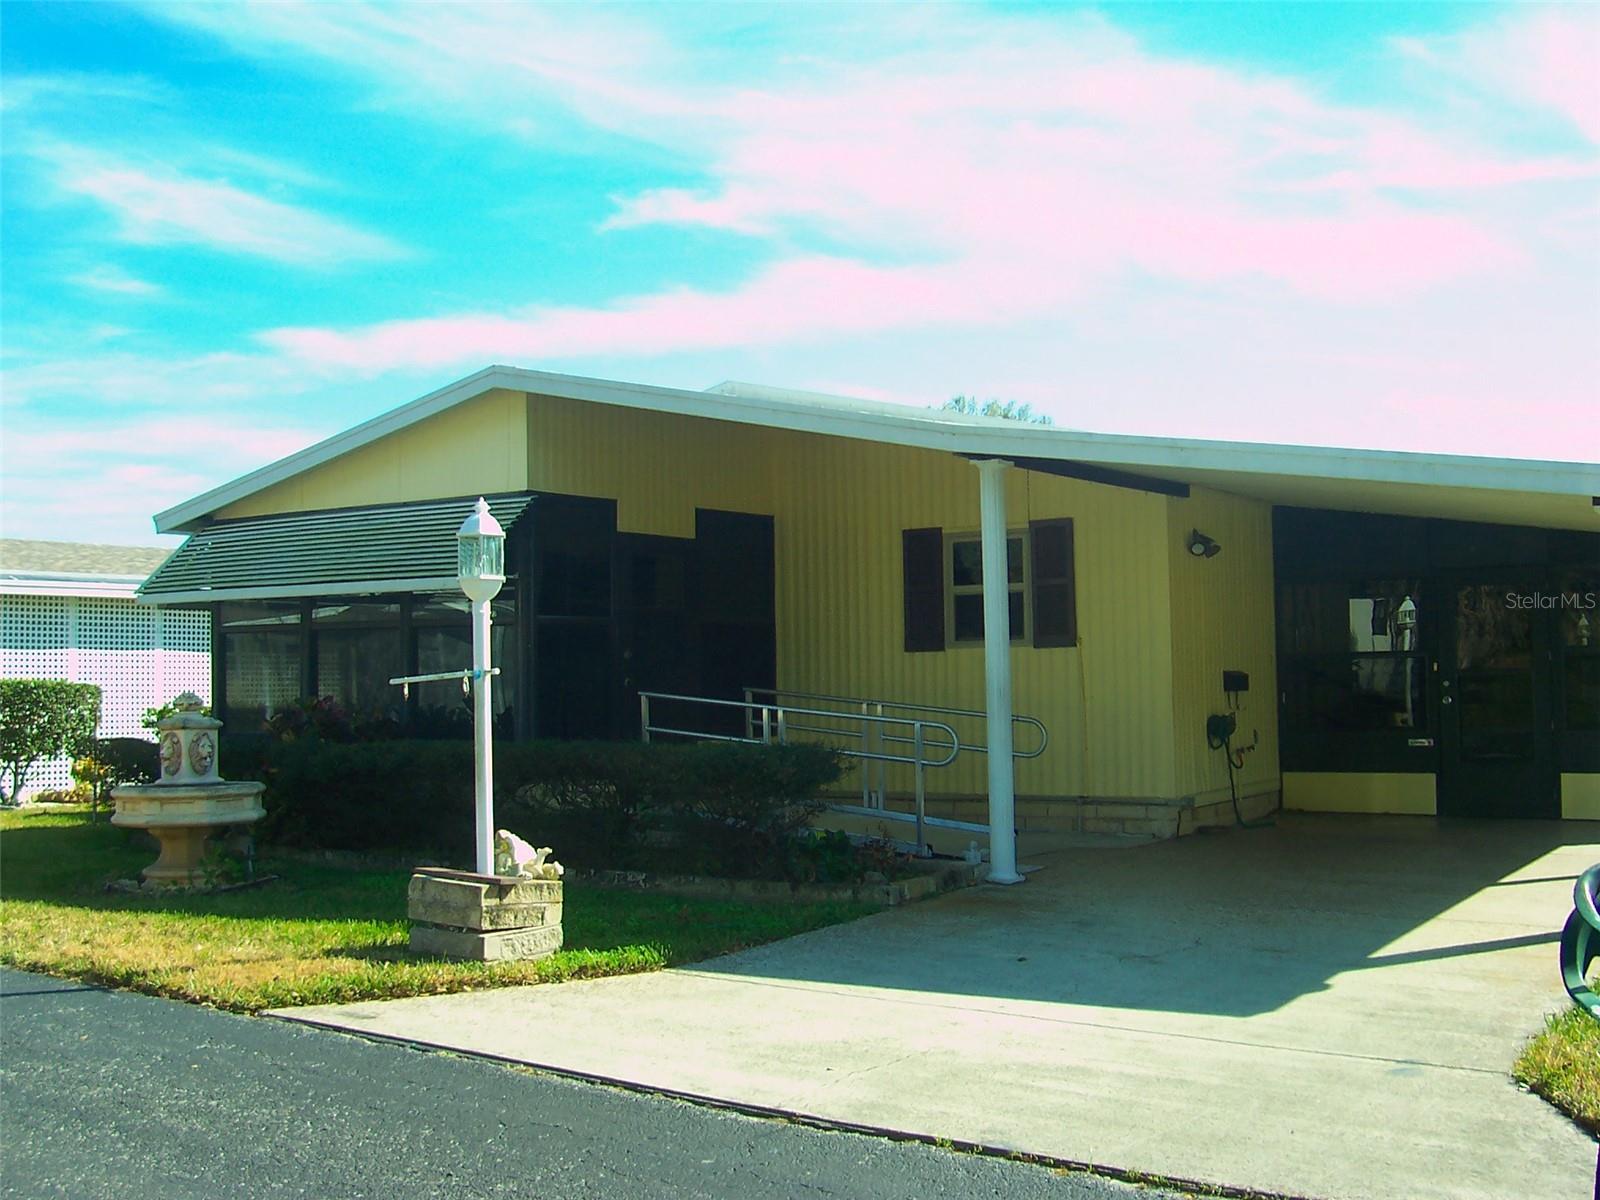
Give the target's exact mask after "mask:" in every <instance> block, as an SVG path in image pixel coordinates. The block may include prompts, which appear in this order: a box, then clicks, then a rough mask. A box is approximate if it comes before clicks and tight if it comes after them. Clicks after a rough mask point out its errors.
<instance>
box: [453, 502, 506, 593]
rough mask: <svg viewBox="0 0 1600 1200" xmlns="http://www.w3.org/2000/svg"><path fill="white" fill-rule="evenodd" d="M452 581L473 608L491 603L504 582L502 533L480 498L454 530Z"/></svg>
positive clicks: (503, 543) (504, 559)
mask: <svg viewBox="0 0 1600 1200" xmlns="http://www.w3.org/2000/svg"><path fill="white" fill-rule="evenodd" d="M456 581H457V582H458V583H460V585H461V590H462V591H463V592H465V593H466V594H467V599H468V600H471V601H472V602H473V603H474V604H487V603H488V602H489V601H490V600H493V599H494V598H495V597H496V596H498V595H499V594H500V587H501V585H502V584H504V583H505V581H506V531H505V530H504V529H501V528H500V522H499V521H496V520H495V519H494V514H493V513H491V512H490V511H489V504H488V502H487V501H486V500H484V498H483V497H482V496H479V497H478V503H477V504H476V505H475V506H474V507H473V510H472V515H471V516H469V517H468V518H467V519H466V520H465V521H463V522H461V528H460V529H458V530H456Z"/></svg>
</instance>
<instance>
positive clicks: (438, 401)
mask: <svg viewBox="0 0 1600 1200" xmlns="http://www.w3.org/2000/svg"><path fill="white" fill-rule="evenodd" d="M496 388H507V389H510V390H513V391H522V392H532V393H534V394H542V395H554V396H562V397H565V398H569V399H575V400H585V401H589V402H595V403H604V404H611V405H616V406H619V407H626V408H638V409H646V410H651V411H657V412H668V413H677V414H680V415H689V416H698V417H705V418H709V419H713V420H725V421H730V422H734V423H738V424H745V425H752V424H753V425H762V426H767V427H770V428H777V429H790V430H796V431H801V432H808V433H817V434H823V435H831V436H837V437H848V438H852V439H855V440H865V441H877V442H888V443H892V444H899V445H904V446H912V447H917V448H922V449H930V450H942V451H946V452H950V453H958V454H964V455H966V456H968V457H973V458H989V457H993V458H1036V459H1037V458H1051V459H1058V460H1062V461H1076V462H1085V463H1094V464H1100V465H1105V466H1112V467H1121V468H1129V469H1135V470H1144V471H1151V472H1164V473H1166V474H1167V475H1168V476H1169V477H1170V478H1174V479H1177V480H1181V481H1189V480H1188V479H1187V478H1186V476H1187V477H1192V476H1193V475H1194V474H1195V473H1214V472H1237V473H1240V474H1250V475H1261V476H1272V475H1291V476H1306V477H1320V478H1325V479H1332V480H1346V481H1352V482H1371V483H1395V484H1420V485H1429V486H1443V487H1456V488H1472V489H1480V490H1486V491H1505V492H1526V493H1532V494H1543V495H1567V496H1571V495H1593V494H1596V493H1600V467H1596V466H1595V465H1593V464H1587V463H1571V462H1566V463H1563V462H1537V461H1530V460H1518V459H1492V458H1480V457H1473V456H1466V455H1433V454H1419V453H1416V452H1412V451H1401V450H1357V449H1347V448H1330V447H1322V446H1293V445H1281V444H1269V443H1246V442H1219V441H1200V440H1194V439H1174V438H1151V437H1144V436H1136V435H1129V434H1104V433H1087V432H1083V431H1079V430H1067V429H1057V428H1052V427H1048V426H1011V425H1008V424H1007V423H1005V422H994V421H983V420H979V421H974V420H969V419H963V418H957V417H954V416H953V415H952V414H948V413H938V412H937V411H929V412H923V411H921V410H916V409H910V408H908V409H907V410H906V412H905V413H904V414H903V415H902V414H900V413H895V412H885V411H884V410H883V408H882V406H881V405H870V404H863V405H862V407H861V408H859V409H856V408H852V407H851V404H852V402H851V401H850V400H849V399H848V398H844V397H841V398H837V400H838V402H837V403H832V402H830V403H827V404H824V403H821V402H820V400H821V398H814V399H812V400H811V401H810V402H807V400H806V398H805V397H804V395H803V394H799V393H796V394H794V395H789V394H786V393H782V392H780V391H778V390H776V389H774V390H773V391H772V392H771V393H770V394H766V395H742V396H735V395H728V394H725V393H719V392H716V391H710V392H699V391H688V390H684V389H678V388H664V387H656V386H652V385H648V384H634V383H624V382H618V381H613V380H602V379H589V378H585V377H582V376H573V375H561V374H555V373H552V372H545V371H534V370H528V369H526V368H520V367H509V366H503V365H495V366H490V367H486V368H484V369H483V370H481V371H477V372H475V373H473V374H471V375H468V376H466V377H465V378H463V379H460V380H457V381H456V382H454V383H451V384H448V385H446V386H445V387H443V388H440V389H438V390H437V391H434V392H430V393H428V394H427V395H425V396H422V397H420V398H418V399H416V400H413V401H411V402H410V403H408V404H403V405H401V406H400V407H398V408H395V409H392V410H390V411H389V412H386V413H383V414H381V415H379V416H377V417H374V418H372V419H371V420H369V421H365V422H363V423H362V424H360V425H357V426H355V427H354V428H351V429H347V430H345V431H344V432H342V433H339V434H335V435H334V436H333V437H330V438H327V439H325V440H323V441H321V442H318V443H316V444H315V445H313V446H309V447H307V448H306V449H304V450H301V451H298V452H296V453H294V454H291V455H289V456H287V457H285V458H282V459H279V460H278V461H277V462H274V463H271V464H269V465H267V466H265V467H261V468H259V469H258V470H255V471H252V472H250V473H248V474H246V475H241V476H240V477H239V478H237V479H235V480H232V481H230V482H229V483H226V484H223V485H222V486H220V487H217V488H213V489H212V490H211V491H208V492H205V493H203V494H201V495H199V496H196V497H194V498H193V499H191V500H188V501H185V502H184V503H182V504H179V505H175V506H174V507H172V508H169V509H167V510H165V511H164V512H161V513H158V514H157V515H156V518H155V523H156V529H157V530H158V531H159V532H161V533H189V532H193V531H194V530H195V529H196V528H198V527H199V526H200V525H201V524H203V522H204V518H206V517H207V516H209V515H211V514H212V513H214V512H215V511H216V510H217V509H219V508H223V507H226V506H227V505H229V504H232V503H235V502H237V501H239V500H242V499H244V498H245V497H247V496H250V495H252V494H254V493H256V492H258V491H260V490H262V489H264V488H267V487H271V486H272V485H274V484H276V483H281V482H283V481H284V480H287V479H289V478H292V477H293V476H295V475H298V474H300V473H301V472H303V471H306V470H309V469H311V468H313V467H315V466H318V465H320V464H322V463H324V462H327V461H329V460H330V459H333V458H336V457H338V456H339V455H342V454H347V453H349V452H350V451H352V450H355V449H358V448H360V447H361V446H364V445H367V444H368V443H370V442H373V441H376V440H377V439H378V438H381V437H384V436H386V435H387V434H390V433H394V432H396V431H398V430H400V429H403V428H406V427H407V426H409V425H412V424H415V423H416V422H418V421H422V420H426V419H427V418H428V417H431V416H433V415H435V414H436V413H439V412H442V411H444V410H445V409H448V408H451V407H453V406H454V405H456V404H459V403H462V402H463V401H466V400H470V399H472V398H473V397H474V396H477V395H481V394H482V393H484V392H488V391H491V390H494V389H496Z"/></svg>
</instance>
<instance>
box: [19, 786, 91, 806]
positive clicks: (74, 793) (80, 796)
mask: <svg viewBox="0 0 1600 1200" xmlns="http://www.w3.org/2000/svg"><path fill="white" fill-rule="evenodd" d="M92 798H93V794H92V792H91V790H90V788H89V786H88V785H87V784H82V783H75V784H73V785H72V786H71V787H69V788H40V789H39V790H38V791H37V792H35V793H34V794H33V802H34V803H35V804H88V803H89V802H90V800H91V799H92Z"/></svg>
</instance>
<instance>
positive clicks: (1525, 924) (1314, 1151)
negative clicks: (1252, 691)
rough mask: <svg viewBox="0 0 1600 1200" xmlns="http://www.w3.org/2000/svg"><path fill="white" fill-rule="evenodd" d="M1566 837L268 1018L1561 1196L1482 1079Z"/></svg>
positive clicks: (1002, 1129) (682, 1089) (1503, 1068)
mask: <svg viewBox="0 0 1600 1200" xmlns="http://www.w3.org/2000/svg"><path fill="white" fill-rule="evenodd" d="M1596 859H1600V829H1597V828H1596V827H1595V826H1594V825H1585V824H1581V823H1568V824H1564V825H1563V824H1560V823H1553V822H1552V823H1534V822H1526V823H1513V822H1506V823H1494V824H1488V823H1482V824H1476V823H1474V824H1450V823H1440V822H1435V821H1432V820H1429V819H1423V818H1363V817H1310V816H1292V815H1291V816H1286V817H1284V818H1283V819H1282V820H1281V821H1280V822H1279V824H1278V825H1277V826H1276V827H1275V828H1272V829H1268V830H1260V831H1253V830H1234V831H1230V832H1226V833H1221V834H1214V835H1202V836H1198V837H1192V838H1186V839H1184V840H1183V841H1180V842H1168V843H1162V844H1158V845H1151V846H1144V847H1139V848H1134V849H1125V850H1098V851H1069V852H1063V853H1059V854H1055V855H1051V856H1048V857H1047V858H1044V859H1041V860H1040V862H1041V866H1042V867H1043V869H1042V870H1040V871H1039V872H1038V873H1036V874H1034V875H1032V876H1031V877H1030V879H1029V881H1028V882H1027V883H1026V884H1025V885H1022V886H1020V887H1013V888H1001V887H992V886H986V887H980V888H976V889H973V890H971V891H967V892H962V893H957V894H954V895H951V896H948V897H945V898H942V899H939V900H935V901H930V902H927V903H924V904H920V905H916V906H914V907H911V908H907V909H902V910H897V911H890V912H886V913H883V914H880V915H878V916H874V917H871V918H868V919H866V920H863V921H858V922H855V923H854V924H851V925H846V926H839V927H835V928H832V929H826V930H821V931H819V932H817V933H814V934H809V935H806V936H803V937H798V938H793V939H791V940H789V941H786V942H781V943H778V944H775V945H771V946H766V947H762V948H759V949H756V950H752V951H747V952H745V953H742V954H737V955H731V956H729V957H726V958H721V959H716V960H713V961H711V962H708V963H704V964H701V965H700V966H697V967H691V968H685V969H678V970H671V971H665V972H661V973H658V974H654V975H643V976H633V977H628V978H620V979H606V980H597V981H593V982H585V983H569V984H562V985H560V986H546V987H530V988H514V989H506V990H503V991H496V992H485V993H477V994H467V995H456V996H442V997H429V998H424V999H417V1000H401V1001H392V1002H387V1003H377V1004H357V1005H343V1006H326V1007H319V1008H306V1009H297V1010H291V1011H288V1012H284V1013H281V1014H279V1015H283V1016H287V1017H291V1018H292V1019H295V1020H300V1021H306V1022H310V1023H314V1024H322V1025H330V1026H333V1027H336V1028H343V1029H348V1030H351V1031H355V1032H361V1033H366V1034H377V1035H382V1036H388V1037H395V1038H401V1039H405V1040H408V1041H415V1042H419V1043H426V1044H430V1045H437V1046H444V1047H450V1048H453V1049H459V1050H464V1051H470V1052H477V1053H487V1054H492V1055H497V1056H501V1057H504V1058H508V1059H513V1060H517V1061H522V1062H526V1063H530V1064H534V1065H538V1066H543V1067H548V1068H552V1069H555V1070H558V1071H566V1072H575V1073H580V1074H584V1075H590V1076H597V1077H602V1078H607V1079H615V1080H620V1081H625V1082H627V1083H630V1084H635V1085H643V1086H646V1087H651V1088H659V1089H662V1090H669V1091H674V1092H679V1093H687V1094H692V1095H697V1096H704V1097H711V1098H715V1099H717V1100H721V1101H728V1102H732V1103H735V1104H739V1105H745V1106H750V1107H754V1108H769V1109H777V1110H783V1111H787V1112H792V1113H800V1114H805V1115H808V1116H814V1117H819V1118H823V1119H827V1120H831V1121H837V1122H843V1123H848V1124H853V1125H860V1126H868V1127H874V1128H884V1129H892V1130H898V1131H904V1132H909V1133H915V1134H921V1135H927V1136H935V1137H943V1138H949V1139H951V1140H953V1141H956V1142H971V1143H977V1144H981V1145H985V1146H991V1147H998V1148H1007V1149H1015V1150H1020V1151H1024V1152H1029V1153H1033V1154H1040V1155H1048V1156H1053V1157H1055V1158H1059V1159H1064V1160H1069V1161H1073V1162H1080V1163H1093V1164H1097V1165H1101V1166H1105V1167H1111V1168H1118V1169H1123V1170H1130V1171H1139V1172H1145V1173H1149V1174H1153V1175H1159V1176H1163V1177H1166V1178H1169V1179H1174V1180H1190V1181H1203V1182H1207V1183H1212V1184H1222V1185H1228V1186H1232V1187H1237V1188H1254V1189H1259V1190H1261V1191H1266V1192H1272V1193H1281V1194H1287V1195H1294V1196H1316V1197H1324V1196H1326V1197H1392V1196H1408V1197H1482V1198H1485V1200H1488V1198H1493V1200H1503V1198H1504V1197H1508V1196H1519V1197H1525V1198H1527V1200H1536V1198H1539V1197H1551V1198H1555V1197H1563V1198H1567V1197H1574V1196H1587V1195H1589V1194H1590V1193H1589V1189H1590V1188H1591V1187H1592V1186H1593V1184H1592V1180H1593V1176H1594V1171H1595V1156H1596V1148H1595V1145H1594V1143H1593V1141H1592V1140H1590V1139H1588V1138H1587V1137H1585V1136H1584V1135H1582V1134H1581V1133H1580V1132H1579V1131H1578V1130H1577V1129H1576V1128H1575V1127H1573V1126H1572V1125H1571V1124H1570V1123H1569V1122H1567V1121H1566V1120H1565V1119H1564V1118H1562V1117H1561V1116H1560V1115H1558V1114H1557V1113H1556V1112H1555V1111H1554V1110H1552V1109H1550V1108H1549V1107H1548V1106H1546V1105H1545V1104H1544V1103H1543V1102H1542V1101H1541V1100H1539V1099H1537V1098H1536V1097H1533V1096H1530V1095H1526V1094H1523V1093H1520V1092H1519V1091H1518V1090H1517V1089H1516V1087H1515V1086H1514V1085H1513V1084H1512V1083H1511V1081H1510V1079H1509V1077H1508V1076H1507V1069H1508V1068H1509V1066H1510V1064H1511V1062H1512V1060H1513V1059H1514V1058H1515V1056H1516V1054H1517V1052H1518V1050H1519V1048H1520V1047H1521V1045H1522V1044H1523V1042H1524V1040H1525V1039H1526V1038H1527V1037H1528V1036H1529V1035H1530V1034H1532V1033H1533V1032H1534V1031H1535V1030H1537V1029H1538V1028H1539V1026H1540V1024H1541V1020H1542V1017H1543V1015H1544V1014H1545V1013H1546V1012H1549V1011H1553V1010H1554V1009H1555V1008H1556V1007H1558V1006H1559V1005H1561V1004H1562V1003H1564V1001H1565V996H1564V994H1563V993H1562V992H1561V989H1560V984H1559V979H1558V974H1557V969H1556V954H1555V941H1556V937H1557V930H1558V929H1559V928H1560V925H1561V922H1562V921H1563V920H1564V918H1565V916H1566V913H1567V911H1568V909H1569V904H1570V896H1571V887H1572V879H1573V877H1574V876H1575V875H1576V874H1577V873H1578V871H1579V870H1581V869H1582V868H1583V867H1585V866H1587V865H1588V864H1589V863H1591V862H1593V861H1595V860H1596Z"/></svg>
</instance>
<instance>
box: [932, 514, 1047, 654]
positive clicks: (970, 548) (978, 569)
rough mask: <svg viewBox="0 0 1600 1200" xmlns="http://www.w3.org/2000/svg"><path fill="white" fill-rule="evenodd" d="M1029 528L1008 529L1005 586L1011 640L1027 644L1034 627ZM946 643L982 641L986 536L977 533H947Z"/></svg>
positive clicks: (970, 643)
mask: <svg viewBox="0 0 1600 1200" xmlns="http://www.w3.org/2000/svg"><path fill="white" fill-rule="evenodd" d="M1031 557H1032V556H1031V555H1030V554H1029V551H1028V531H1027V530H1026V529H1012V530H1008V531H1007V533H1006V586H1007V591H1008V596H1007V601H1008V609H1009V611H1010V613H1011V641H1012V644H1014V645H1025V644H1026V643H1027V641H1028V638H1029V636H1030V631H1031V630H1032V628H1033V612H1032V608H1033V604H1032V589H1031V588H1030V587H1029V578H1030V575H1031V571H1030V569H1029V560H1030V559H1031ZM944 568H945V570H944V578H945V589H944V595H945V615H944V628H945V645H946V646H981V645H983V539H982V537H981V536H980V535H979V534H976V533H947V534H945V547H944Z"/></svg>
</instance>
